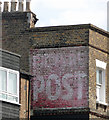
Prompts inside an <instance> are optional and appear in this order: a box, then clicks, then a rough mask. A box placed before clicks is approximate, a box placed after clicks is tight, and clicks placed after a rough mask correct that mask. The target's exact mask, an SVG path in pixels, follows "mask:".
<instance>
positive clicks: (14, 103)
mask: <svg viewBox="0 0 109 120" xmlns="http://www.w3.org/2000/svg"><path fill="white" fill-rule="evenodd" d="M0 101H1V102H7V103H10V104H14V105H18V106H21V104H19V103H16V102H12V101H8V100H3V99H0Z"/></svg>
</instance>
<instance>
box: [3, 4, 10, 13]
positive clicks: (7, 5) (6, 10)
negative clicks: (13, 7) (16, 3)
mask: <svg viewBox="0 0 109 120" xmlns="http://www.w3.org/2000/svg"><path fill="white" fill-rule="evenodd" d="M3 11H4V12H9V2H4V10H3Z"/></svg>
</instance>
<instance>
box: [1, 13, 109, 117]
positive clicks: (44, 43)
mask: <svg viewBox="0 0 109 120" xmlns="http://www.w3.org/2000/svg"><path fill="white" fill-rule="evenodd" d="M31 14H32V15H33V16H34V14H33V13H31V12H29V13H28V12H12V13H9V12H5V13H3V29H2V31H3V32H2V34H3V41H2V47H3V49H5V50H9V51H11V52H15V53H17V54H20V55H21V69H23V70H25V71H29V64H30V63H29V62H30V61H29V59H30V50H38V49H48V51H49V50H52V49H53V48H54V49H57V48H58V49H59V50H60V49H61V48H63V47H67V48H69V47H72V49H74V47H79V48H80V50H81V48H82V47H86V48H87V47H89V48H88V49H87V52H88V58H87V60H88V59H89V63H87V66H88V65H89V67H87V75H89V78H87V83H89V86H88V87H89V89H88V90H87V92H88V93H89V94H88V95H89V104H88V105H89V108H90V111H92V112H95V113H96V112H97V113H100V114H102V115H105V116H106V115H109V107H108V106H105V105H101V104H96V61H95V60H96V59H99V60H101V61H104V62H106V63H107V68H106V102H107V103H108V104H109V97H108V96H109V74H108V73H109V47H108V45H109V40H108V39H107V38H108V37H109V33H108V32H106V31H104V30H101V29H99V28H97V27H95V26H93V25H91V24H87V25H73V26H56V27H41V28H40V27H36V28H31V27H32V26H33V27H34V25H33V22H31V20H32V18H31V17H30V16H31ZM33 18H35V17H33ZM80 46H81V47H80ZM75 54H77V53H75ZM84 62H85V61H83V63H84ZM61 65H62V64H61ZM78 69H80V68H78ZM88 69H89V70H88ZM64 70H65V69H64ZM67 70H68V69H66V71H67ZM41 74H42V73H41ZM46 77H47V76H46ZM61 78H62V76H61ZM22 80H24V79H22ZM24 86H25V80H24V81H22V87H21V90H23V89H24ZM25 94H26V92H25V91H23V93H22V97H25V98H26V96H25ZM22 97H21V102H22V103H24V102H26V101H25V99H22ZM26 107H27V106H26V105H25V104H23V105H22V106H21V111H22V112H21V116H22V117H26V114H25V115H24V114H23V113H25V109H26ZM90 116H91V117H90V118H95V117H98V116H96V115H95V114H94V115H93V114H91V115H90Z"/></svg>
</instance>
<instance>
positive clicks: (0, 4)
mask: <svg viewBox="0 0 109 120" xmlns="http://www.w3.org/2000/svg"><path fill="white" fill-rule="evenodd" d="M0 12H2V2H1V1H0Z"/></svg>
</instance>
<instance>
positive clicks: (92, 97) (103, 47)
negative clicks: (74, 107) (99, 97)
mask: <svg viewBox="0 0 109 120" xmlns="http://www.w3.org/2000/svg"><path fill="white" fill-rule="evenodd" d="M89 33H90V34H89V108H90V109H91V111H94V112H97V113H100V114H103V115H107V111H108V106H106V105H101V104H96V59H98V60H100V61H104V62H105V63H107V67H106V78H105V79H106V81H105V84H106V103H108V104H109V101H108V100H109V84H108V83H109V75H108V72H109V64H108V63H109V59H108V54H109V53H108V52H109V51H108V39H107V36H104V35H102V34H100V33H98V32H94V31H92V30H90V31H89ZM92 116H93V115H92ZM92 116H91V118H93V117H92Z"/></svg>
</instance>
